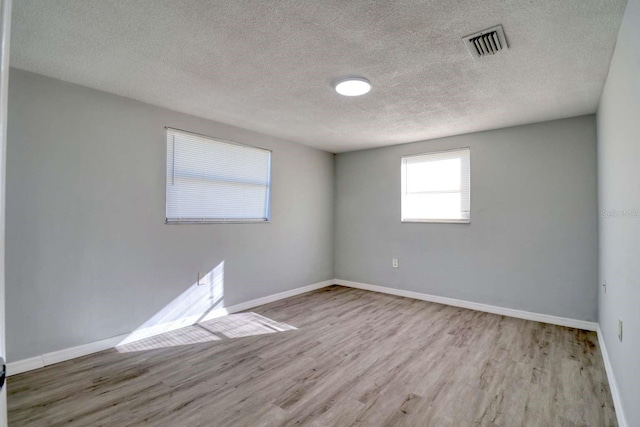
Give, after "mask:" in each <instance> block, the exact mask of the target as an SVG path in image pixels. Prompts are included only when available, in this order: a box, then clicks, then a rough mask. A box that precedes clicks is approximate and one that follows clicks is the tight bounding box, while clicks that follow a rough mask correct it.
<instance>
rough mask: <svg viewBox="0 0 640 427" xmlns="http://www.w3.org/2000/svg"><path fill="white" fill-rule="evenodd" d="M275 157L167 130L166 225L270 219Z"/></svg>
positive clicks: (269, 153)
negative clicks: (272, 168) (272, 164)
mask: <svg viewBox="0 0 640 427" xmlns="http://www.w3.org/2000/svg"><path fill="white" fill-rule="evenodd" d="M270 175H271V152H270V151H268V150H264V149H261V148H255V147H248V146H244V145H237V144H233V143H228V142H225V141H219V140H216V139H213V138H208V137H204V136H200V135H195V134H191V133H188V132H182V131H178V130H175V129H167V179H166V183H167V192H166V195H167V206H166V218H167V222H209V221H216V222H217V221H223V222H224V221H233V222H243V221H247V222H253V221H268V220H269V192H270V181H271V176H270Z"/></svg>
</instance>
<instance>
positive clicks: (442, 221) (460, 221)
mask: <svg viewBox="0 0 640 427" xmlns="http://www.w3.org/2000/svg"><path fill="white" fill-rule="evenodd" d="M400 222H408V223H411V222H417V223H421V222H425V223H433V224H471V220H470V219H401V220H400Z"/></svg>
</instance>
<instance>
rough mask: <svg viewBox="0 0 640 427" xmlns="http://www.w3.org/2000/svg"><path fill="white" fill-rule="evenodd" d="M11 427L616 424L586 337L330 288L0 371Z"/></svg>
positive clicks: (593, 343) (596, 353) (592, 340)
mask: <svg viewBox="0 0 640 427" xmlns="http://www.w3.org/2000/svg"><path fill="white" fill-rule="evenodd" d="M8 392H9V397H8V399H9V401H8V406H9V420H10V425H11V426H45V425H46V426H50V425H58V424H64V425H72V426H94V425H95V426H100V425H104V426H118V427H121V426H139V425H155V426H281V425H311V426H383V425H384V426H437V427H440V426H455V427H464V426H508V427H516V426H544V427H553V426H560V427H577V426H589V427H598V426H615V425H616V421H615V413H614V409H613V403H612V400H611V395H610V391H609V387H608V384H607V377H606V374H605V370H604V366H603V362H602V358H601V355H600V350H599V348H598V342H597V338H596V334H595V333H594V332H586V331H582V330H577V329H570V328H565V327H559V326H551V325H547V324H542V323H537V322H532V321H526V320H520V319H513V318H509V317H504V316H498V315H493V314H487V313H482V312H478V311H472V310H466V309H461V308H454V307H449V306H445V305H440V304H434V303H428V302H424V301H417V300H412V299H407V298H400V297H395V296H390V295H384V294H379V293H373V292H368V291H362V290H357V289H349V288H344V287H340V286H331V287H328V288H324V289H321V290H319V291H315V292H310V293H307V294H303V295H299V296H296V297H292V298H288V299H286V300H282V301H278V302H275V303H271V304H267V305H264V306H261V307H258V308H255V309H253V310H251V311H250V312H247V313H240V314H235V315H231V316H227V317H224V318H219V319H214V320H211V321H208V322H205V323H202V324H200V325H196V326H192V327H189V328H185V329H182V330H180V331H174V332H172V333H169V334H167V335H165V336H159V337H154V338H150V339H147V340H144V341H141V342H137V343H133V344H130V345H128V346H125V347H124V348H120V349H119V350H116V349H114V350H108V351H104V352H101V353H97V354H94V355H90V356H86V357H82V358H79V359H75V360H71V361H68V362H63V363H60V364H57V365H52V366H49V367H46V368H43V369H39V370H37V371H32V372H28V373H24V374H20V375H16V376H13V377H10V378H9V381H8Z"/></svg>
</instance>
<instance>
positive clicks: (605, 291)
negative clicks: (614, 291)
mask: <svg viewBox="0 0 640 427" xmlns="http://www.w3.org/2000/svg"><path fill="white" fill-rule="evenodd" d="M602 287H603V288H604V293H605V294H606V293H607V281H606V280H605V281H604V283H603V284H602Z"/></svg>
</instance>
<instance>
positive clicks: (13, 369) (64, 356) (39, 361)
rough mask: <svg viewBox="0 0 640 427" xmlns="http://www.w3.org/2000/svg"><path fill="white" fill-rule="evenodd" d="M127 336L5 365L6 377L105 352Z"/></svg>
mask: <svg viewBox="0 0 640 427" xmlns="http://www.w3.org/2000/svg"><path fill="white" fill-rule="evenodd" d="M126 336H127V334H124V335H119V336H117V337H111V338H107V339H104V340H100V341H95V342H91V343H89V344H83V345H79V346H76V347H71V348H65V349H64V350H58V351H54V352H51V353H46V354H42V355H40V356H35V357H30V358H29V359H23V360H18V361H15V362H9V363H7V376H11V375H17V374H21V373H22V372H27V371H32V370H34V369H38V368H43V367H45V366H49V365H53V364H54V363H58V362H64V361H65V360H70V359H75V358H76V357H82V356H86V355H87V354H92V353H97V352H99V351H102V350H107V349H110V348H112V347H113V346H115V345H117V344H118V343H119V342H120V341H122V340H123V339H124V338H125V337H126Z"/></svg>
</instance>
